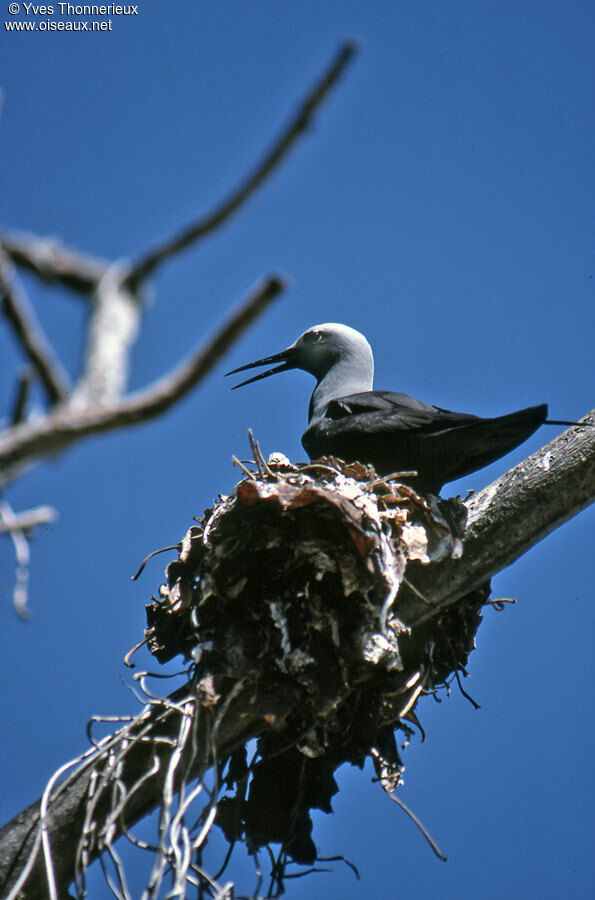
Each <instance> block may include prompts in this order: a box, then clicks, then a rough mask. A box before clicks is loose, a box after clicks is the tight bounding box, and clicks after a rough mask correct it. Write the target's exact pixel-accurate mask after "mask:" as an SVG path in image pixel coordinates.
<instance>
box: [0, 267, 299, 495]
mask: <svg viewBox="0 0 595 900" xmlns="http://www.w3.org/2000/svg"><path fill="white" fill-rule="evenodd" d="M284 287H285V284H284V282H283V281H282V280H281V279H280V278H278V277H277V276H270V277H269V278H268V279H267V280H266V281H265V282H264V284H262V285H260V287H258V288H257V289H256V290H254V291H253V292H252V293H251V294H250V295H249V296H248V298H247V299H246V300H244V301H243V302H242V303H241V304H240V305H239V306H238V307H237V309H236V310H235V311H232V313H231V315H230V317H229V318H228V319H227V321H225V322H223V324H222V325H221V326H220V327H219V329H218V330H217V332H216V333H215V334H214V335H213V337H212V338H210V340H208V341H207V343H206V344H205V345H203V346H202V347H199V348H198V349H197V350H196V352H195V353H194V354H193V355H192V356H191V357H190V359H189V360H187V361H186V362H184V363H182V364H181V365H180V366H178V367H177V368H176V369H174V371H173V372H170V373H169V374H168V375H166V376H164V377H163V378H161V379H160V380H159V381H157V382H156V383H155V384H153V385H151V386H150V387H148V388H146V389H145V390H143V391H139V392H137V393H136V394H133V395H131V396H129V397H126V398H124V399H122V400H119V401H117V402H114V403H111V404H107V405H105V406H101V407H91V408H86V409H85V408H83V409H77V408H74V409H71V408H69V407H68V406H60V407H58V408H57V409H56V410H55V412H53V413H51V414H50V415H48V416H46V417H45V418H44V419H42V420H40V421H39V422H31V423H24V424H21V425H17V426H15V427H13V428H9V429H7V431H5V433H4V434H3V435H2V436H1V437H0V486H1V485H2V484H6V483H8V482H9V481H11V480H13V478H14V477H16V475H18V474H19V471H20V467H24V466H26V465H29V464H31V463H32V462H33V461H35V460H37V459H39V458H40V457H44V456H47V455H49V454H55V453H57V452H59V451H61V450H64V449H65V448H66V447H68V446H70V445H71V444H73V443H75V442H76V441H78V440H80V439H81V438H83V437H87V436H89V435H91V434H99V433H100V432H105V431H113V430H115V429H116V428H124V427H126V426H129V425H136V424H139V423H141V422H146V421H148V420H149V419H151V418H153V417H155V416H157V415H159V414H160V413H162V412H164V411H165V410H166V409H169V408H170V407H171V406H173V405H174V404H175V403H176V402H177V401H178V400H180V399H181V398H182V397H183V396H184V395H185V394H187V393H188V391H190V390H191V389H192V388H193V387H195V386H196V385H197V384H198V383H199V382H200V381H201V380H202V379H203V378H204V377H205V376H206V375H207V374H208V373H209V372H210V371H211V369H212V368H213V366H215V364H216V363H217V362H218V361H219V360H220V359H221V357H222V356H223V354H224V353H226V352H227V350H228V349H229V348H230V347H231V346H232V344H233V343H235V341H236V340H237V339H238V338H239V336H240V335H241V334H242V333H243V332H244V331H245V329H246V328H247V327H248V326H249V325H250V324H251V323H252V322H253V321H254V320H255V319H256V318H257V317H258V316H259V315H260V314H261V313H262V312H264V310H265V309H266V308H267V307H268V306H269V304H270V303H272V301H273V300H274V299H275V297H276V296H277V295H278V294H279V293H280V292H281V291H282V290H283V289H284Z"/></svg>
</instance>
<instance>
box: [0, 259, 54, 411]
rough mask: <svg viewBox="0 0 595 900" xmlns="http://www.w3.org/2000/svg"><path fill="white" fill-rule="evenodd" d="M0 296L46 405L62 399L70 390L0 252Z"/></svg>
mask: <svg viewBox="0 0 595 900" xmlns="http://www.w3.org/2000/svg"><path fill="white" fill-rule="evenodd" d="M0 297H1V298H2V312H3V314H4V316H5V318H6V319H7V321H8V322H9V323H10V324H11V326H12V330H13V332H14V334H15V335H16V337H17V340H18V341H19V342H20V343H21V345H22V347H23V349H24V351H25V353H26V354H27V356H28V358H29V359H30V360H31V363H32V365H33V366H34V368H35V369H36V371H37V372H38V374H39V377H40V378H41V381H42V383H43V386H44V388H45V391H46V394H47V396H48V400H49V401H50V403H52V404H53V403H57V402H59V401H60V400H63V399H64V397H65V396H66V394H67V393H68V390H69V389H70V381H69V379H68V376H67V374H66V372H65V371H64V370H63V369H62V366H61V365H60V363H59V362H58V360H57V358H56V355H55V353H54V351H53V350H52V348H51V347H50V344H49V341H48V339H47V338H46V336H45V334H44V333H43V331H42V328H41V325H40V324H39V322H38V321H37V318H36V316H35V313H34V311H33V309H32V308H31V306H30V305H29V303H28V301H27V298H26V297H25V295H24V293H23V292H22V291H20V290H19V288H18V285H17V283H16V279H15V274H14V267H13V266H12V264H11V262H10V260H9V259H8V257H7V256H6V254H4V253H2V250H1V249H0Z"/></svg>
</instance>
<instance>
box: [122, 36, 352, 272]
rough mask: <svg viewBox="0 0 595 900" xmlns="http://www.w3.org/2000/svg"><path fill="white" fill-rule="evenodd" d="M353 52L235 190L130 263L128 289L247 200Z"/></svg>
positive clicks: (345, 53) (341, 57)
mask: <svg viewBox="0 0 595 900" xmlns="http://www.w3.org/2000/svg"><path fill="white" fill-rule="evenodd" d="M354 52H355V44H354V43H352V42H348V43H345V44H343V46H342V47H341V48H340V49H339V52H338V53H337V56H336V58H335V59H334V61H333V62H332V64H331V65H330V67H329V68H328V70H327V71H326V72H325V73H324V75H323V76H322V78H320V79H319V81H317V83H316V84H315V85H314V88H313V89H312V90H311V91H310V93H309V94H308V96H307V97H306V98H305V100H304V101H303V103H302V104H301V105H300V107H299V109H298V111H297V114H296V115H295V116H294V117H293V119H292V120H291V121H290V122H289V124H288V125H287V127H286V128H285V129H284V130H283V132H282V133H281V134H280V135H279V137H278V138H277V140H276V141H275V143H274V144H273V146H272V147H271V148H270V150H269V151H268V153H266V154H265V156H264V158H263V159H262V160H261V162H260V163H259V164H258V165H257V166H256V168H255V169H254V170H253V171H252V172H251V173H250V174H249V175H248V176H247V178H245V179H244V181H242V182H241V184H240V185H239V187H238V188H237V189H236V190H235V191H233V192H232V193H231V194H230V195H229V196H228V197H227V198H226V199H225V200H223V201H222V202H221V203H220V204H219V205H218V206H216V207H215V209H213V210H212V211H211V212H209V213H207V214H206V215H205V216H202V217H201V218H199V219H197V220H196V221H195V222H193V223H191V224H190V225H188V226H187V227H186V228H184V229H182V231H180V232H179V233H178V234H176V235H174V236H173V237H171V238H168V239H167V240H165V241H164V242H163V243H162V244H160V245H159V246H157V247H155V248H154V249H153V250H150V251H149V252H148V253H147V254H146V255H145V256H143V257H141V258H140V259H139V260H138V262H136V263H134V264H133V266H132V269H131V271H130V274H129V275H128V279H127V280H128V284H129V285H130V286H131V287H133V288H134V287H135V286H136V285H137V284H138V283H139V282H140V281H142V280H143V279H145V278H147V276H148V275H150V274H151V273H152V272H153V271H154V270H155V269H156V268H157V266H158V265H160V263H162V262H163V261H164V260H165V259H167V258H168V257H170V256H173V255H174V254H175V253H179V252H180V251H181V250H184V249H185V248H186V247H188V246H189V245H190V244H192V243H194V242H195V241H197V240H199V239H200V238H202V237H204V236H205V235H207V234H209V233H210V232H211V231H214V230H215V229H216V228H218V227H219V226H220V225H222V224H223V223H224V222H226V221H227V219H229V218H230V216H232V215H233V213H234V212H236V210H237V209H239V207H240V206H242V205H243V204H244V203H245V202H246V200H248V198H249V197H250V196H251V195H252V194H253V193H254V191H256V190H257V188H259V187H260V185H261V184H262V183H263V182H264V181H265V179H266V178H267V177H268V176H269V175H270V174H271V173H272V172H273V171H274V169H275V168H277V166H278V165H279V163H280V162H281V161H282V160H283V158H284V157H285V156H286V154H287V153H288V151H289V150H290V148H291V147H292V145H293V144H294V143H295V141H296V140H297V138H298V137H300V135H302V134H303V133H304V132H305V131H306V129H307V128H308V127H309V125H310V123H311V121H312V117H313V115H314V113H315V111H316V109H317V108H318V107H319V106H320V105H321V103H322V102H323V100H324V99H325V97H326V96H327V94H328V93H329V91H330V90H331V88H332V87H333V86H334V85H335V84H336V83H337V81H338V80H339V78H340V77H341V75H342V73H343V71H344V70H345V67H346V66H347V64H348V63H349V61H350V59H351V57H352V56H353V54H354Z"/></svg>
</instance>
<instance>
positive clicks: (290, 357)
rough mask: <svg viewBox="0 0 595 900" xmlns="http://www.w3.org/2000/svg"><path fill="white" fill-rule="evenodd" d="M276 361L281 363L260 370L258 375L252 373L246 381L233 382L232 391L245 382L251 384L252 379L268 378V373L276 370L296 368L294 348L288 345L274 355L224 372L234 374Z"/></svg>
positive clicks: (242, 385) (271, 373)
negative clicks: (265, 369) (262, 370)
mask: <svg viewBox="0 0 595 900" xmlns="http://www.w3.org/2000/svg"><path fill="white" fill-rule="evenodd" d="M277 362H280V363H281V365H280V366H274V367H273V368H272V369H268V371H266V372H261V373H260V375H254V377H253V378H247V379H246V381H242V382H240V384H234V386H233V387H232V391H235V389H236V388H240V387H244V385H245V384H252V382H253V381H260V379H261V378H268V377H269V375H276V374H277V372H287V371H288V369H295V368H297V363H296V352H295V349H294V348H293V347H288V348H287V350H282V351H281V353H276V354H275V355H274V356H265V358H264V359H257V360H256V361H255V362H251V363H247V364H246V365H245V366H239V368H237V369H232V370H231V372H226V373H225V374H226V375H235V373H236V372H244V371H245V370H246V369H254V368H255V366H267V365H269V363H277Z"/></svg>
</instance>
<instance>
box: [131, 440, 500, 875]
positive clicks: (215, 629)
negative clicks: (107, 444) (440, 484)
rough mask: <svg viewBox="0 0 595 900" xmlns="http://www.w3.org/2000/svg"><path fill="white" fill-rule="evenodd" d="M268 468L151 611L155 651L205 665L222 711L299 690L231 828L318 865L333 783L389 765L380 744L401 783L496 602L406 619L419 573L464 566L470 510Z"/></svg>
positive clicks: (382, 484) (352, 477)
mask: <svg viewBox="0 0 595 900" xmlns="http://www.w3.org/2000/svg"><path fill="white" fill-rule="evenodd" d="M253 449H254V447H253ZM255 449H256V450H257V447H256V448H255ZM256 462H257V471H256V472H248V477H246V478H244V479H243V480H242V481H241V482H240V483H239V484H238V485H237V487H236V488H235V490H234V491H233V492H232V493H231V494H230V496H229V497H226V498H222V499H221V500H220V501H219V502H218V503H217V504H216V505H215V506H214V507H213V509H212V510H207V512H206V514H205V516H204V518H203V519H202V521H201V522H200V525H199V526H194V527H193V528H191V529H190V530H189V532H188V533H187V535H186V536H185V538H184V540H183V541H182V543H181V546H180V551H179V554H178V558H177V559H176V560H175V561H174V562H172V563H170V565H169V566H168V567H167V570H166V583H165V584H163V585H162V586H161V589H160V596H159V599H155V598H153V602H152V603H151V604H150V605H149V606H148V607H147V620H148V626H149V627H148V631H147V639H148V643H149V647H150V649H151V651H152V652H153V653H154V655H155V656H156V657H157V659H158V660H159V661H160V662H163V661H165V660H169V659H171V658H172V657H173V656H175V655H177V654H181V655H182V656H183V657H184V658H185V659H186V660H191V661H193V662H194V665H195V676H196V680H197V683H199V684H205V683H206V684H208V685H209V692H207V694H206V695H205V692H204V690H203V691H202V693H201V697H202V698H203V702H206V700H205V699H204V697H205V696H207V697H208V702H209V704H211V705H212V704H216V703H217V701H218V695H219V693H221V694H224V691H223V690H222V689H220V686H221V685H222V684H223V683H225V684H229V683H230V679H231V682H236V683H237V682H238V681H240V680H244V681H246V680H248V681H249V682H250V683H253V684H255V685H258V690H259V691H260V692H261V693H262V692H263V691H267V692H269V694H271V695H274V692H275V690H276V689H278V688H279V687H281V686H283V687H284V689H287V688H288V687H289V689H290V691H291V693H292V694H293V696H294V699H295V702H294V704H293V706H292V708H293V712H292V714H291V715H289V716H288V715H287V714H283V715H281V716H280V717H279V716H278V715H277V714H273V718H272V719H270V724H271V725H273V724H274V730H267V731H265V733H264V734H263V735H262V737H261V738H260V739H259V743H258V752H259V762H258V763H257V764H256V766H255V767H254V768H253V769H252V771H251V777H250V787H249V790H248V792H247V795H246V788H245V778H246V776H245V775H242V777H241V778H239V779H235V778H234V776H233V775H228V783H229V786H230V788H231V787H232V786H233V785H235V786H236V788H237V792H238V793H237V796H236V798H234V800H233V803H231V798H228V803H227V807H225V808H226V813H225V815H224V814H223V813H222V816H223V818H222V820H221V824H222V827H224V829H225V830H226V831H229V830H230V829H231V825H230V814H231V811H233V817H234V819H233V820H234V822H235V823H236V825H235V826H234V829H235V831H234V833H238V829H239V832H241V833H243V834H244V835H245V838H246V841H247V844H248V846H249V847H250V848H252V849H256V848H258V847H259V846H262V845H263V844H265V843H268V842H275V841H278V842H280V843H281V844H282V845H283V847H284V849H285V851H286V852H287V853H288V854H289V855H290V856H292V857H293V858H294V859H295V860H297V861H301V862H312V861H313V860H314V859H315V857H316V850H315V846H314V844H313V842H312V838H311V835H310V832H311V822H310V817H309V810H310V809H312V808H319V809H323V810H325V811H330V808H331V806H330V802H331V797H332V795H333V794H334V793H335V791H336V784H335V781H334V778H333V773H334V771H335V770H336V768H337V767H338V766H339V765H341V764H342V763H343V762H345V761H349V762H352V763H355V764H358V765H362V764H363V762H364V760H365V758H366V756H368V755H370V754H373V751H374V753H375V754H376V756H375V758H376V759H378V753H379V752H380V751H379V750H378V748H379V747H382V748H383V749H382V753H381V757H382V760H383V766H384V769H383V775H382V778H383V779H384V781H386V782H387V783H388V782H390V784H391V785H393V786H396V784H397V782H398V781H399V778H400V773H401V771H402V765H401V761H400V759H399V754H398V751H397V748H396V743H395V741H394V736H393V732H394V729H395V728H400V729H401V730H402V731H403V732H405V734H406V735H409V734H410V733H411V730H412V729H411V727H410V726H409V725H408V724H407V722H405V721H404V720H403V717H404V716H411V715H412V711H413V708H414V706H415V703H416V700H417V698H418V696H419V695H420V694H421V693H422V692H424V691H431V690H434V689H435V687H436V686H437V685H438V684H441V683H443V682H444V681H445V680H446V679H447V678H448V677H449V675H450V673H451V672H452V671H453V669H456V668H459V667H462V666H464V664H465V662H466V658H467V654H468V653H469V652H470V650H471V649H472V646H473V635H474V633H475V630H476V628H477V626H478V624H479V621H480V616H479V613H478V610H479V608H480V606H481V604H482V603H483V602H485V599H486V596H485V591H484V592H476V594H474V595H473V597H471V598H466V600H465V601H459V603H457V604H456V606H455V607H453V608H452V609H451V608H449V609H446V610H443V611H441V612H440V613H439V615H436V616H435V617H433V618H432V619H430V620H429V622H426V623H425V624H424V625H423V626H420V627H419V628H417V629H414V630H413V631H410V629H408V628H407V627H405V625H404V624H403V623H402V622H401V621H400V619H399V589H400V587H401V585H402V584H403V582H404V580H405V571H406V568H407V565H408V564H409V563H410V562H412V561H416V564H417V565H419V564H422V565H430V564H432V563H433V562H435V561H437V560H440V559H443V558H445V557H457V556H459V555H460V553H461V546H462V545H461V536H462V531H463V528H464V521H465V517H464V514H465V508H464V506H463V505H462V504H461V503H460V502H459V501H458V500H454V501H453V500H448V501H444V500H440V499H438V498H435V497H421V496H419V495H418V494H417V493H416V492H415V491H413V490H412V489H411V488H409V487H406V486H404V485H401V484H399V483H398V482H396V481H393V480H392V479H391V480H387V479H384V480H383V479H379V478H378V476H377V475H376V473H375V472H374V471H373V469H370V467H365V466H360V465H359V464H351V465H345V464H343V463H341V462H340V461H338V460H335V459H324V460H320V461H316V462H314V463H310V464H307V465H302V466H294V465H292V464H291V463H290V462H289V460H287V459H286V458H285V457H281V455H275V456H273V457H271V458H269V460H268V463H265V462H264V460H262V459H259V457H258V456H256ZM241 467H242V469H243V470H244V471H248V470H247V469H246V468H245V466H243V465H241ZM423 602H427V601H424V600H423V598H420V603H423ZM205 680H206V681H205ZM265 718H266V715H265ZM267 721H269V719H267ZM412 721H416V719H412ZM230 803H231V805H229V804H230ZM238 817H239V818H238Z"/></svg>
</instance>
